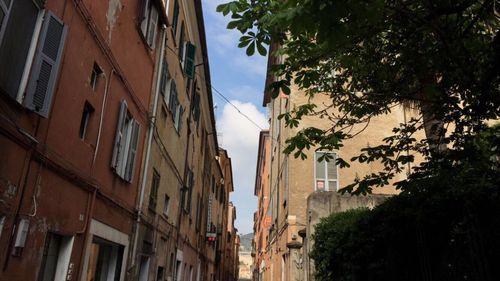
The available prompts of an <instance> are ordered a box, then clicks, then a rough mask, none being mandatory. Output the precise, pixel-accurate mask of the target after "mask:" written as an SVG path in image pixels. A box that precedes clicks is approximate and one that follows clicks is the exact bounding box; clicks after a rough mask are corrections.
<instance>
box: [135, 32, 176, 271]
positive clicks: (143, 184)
mask: <svg viewBox="0 0 500 281" xmlns="http://www.w3.org/2000/svg"><path fill="white" fill-rule="evenodd" d="M166 30H167V27H166V25H165V24H163V25H162V27H161V38H160V40H161V47H160V55H159V56H158V60H159V62H158V68H157V74H158V73H159V74H160V75H156V85H155V97H154V100H153V108H152V112H151V116H150V118H149V127H148V135H147V143H146V156H145V159H144V167H143V170H142V181H141V185H140V189H139V192H140V195H139V202H138V203H137V206H136V209H137V219H136V225H135V230H134V242H133V245H132V255H131V259H132V261H131V267H134V266H135V262H136V260H135V255H136V253H137V241H138V239H139V224H140V222H141V215H142V205H143V202H144V190H145V187H146V181H147V178H148V169H149V158H150V156H151V144H152V142H153V132H154V127H155V122H156V109H157V106H158V97H159V93H160V82H161V71H162V69H163V60H164V56H165V39H166Z"/></svg>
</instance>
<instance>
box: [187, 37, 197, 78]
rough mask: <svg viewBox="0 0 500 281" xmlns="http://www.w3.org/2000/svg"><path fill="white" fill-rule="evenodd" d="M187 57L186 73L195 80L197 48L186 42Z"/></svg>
mask: <svg viewBox="0 0 500 281" xmlns="http://www.w3.org/2000/svg"><path fill="white" fill-rule="evenodd" d="M185 52H186V56H185V58H184V73H186V76H187V77H189V78H190V79H194V63H195V55H196V46H195V45H193V44H191V43H190V42H186V51H185Z"/></svg>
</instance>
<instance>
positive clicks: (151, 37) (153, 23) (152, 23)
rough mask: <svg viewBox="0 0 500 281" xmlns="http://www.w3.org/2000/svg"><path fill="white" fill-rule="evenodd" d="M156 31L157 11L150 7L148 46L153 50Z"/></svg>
mask: <svg viewBox="0 0 500 281" xmlns="http://www.w3.org/2000/svg"><path fill="white" fill-rule="evenodd" d="M157 29H158V9H157V8H156V6H155V5H151V14H150V16H149V27H148V37H147V38H148V40H147V41H148V44H149V46H150V47H151V48H153V49H154V47H155V42H156V31H157Z"/></svg>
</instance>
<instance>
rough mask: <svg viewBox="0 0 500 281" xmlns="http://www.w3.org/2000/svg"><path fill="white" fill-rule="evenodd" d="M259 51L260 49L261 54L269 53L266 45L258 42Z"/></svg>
mask: <svg viewBox="0 0 500 281" xmlns="http://www.w3.org/2000/svg"><path fill="white" fill-rule="evenodd" d="M257 51H259V54H260V55H261V56H265V55H267V50H266V48H265V47H264V46H262V43H257Z"/></svg>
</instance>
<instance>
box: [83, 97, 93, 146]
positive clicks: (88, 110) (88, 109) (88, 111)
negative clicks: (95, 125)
mask: <svg viewBox="0 0 500 281" xmlns="http://www.w3.org/2000/svg"><path fill="white" fill-rule="evenodd" d="M93 112H94V108H93V107H92V105H90V103H88V102H85V105H84V106H83V113H82V120H81V121H80V132H79V136H80V139H81V140H85V138H86V137H87V128H88V125H89V120H90V116H91V115H92V113H93Z"/></svg>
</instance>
